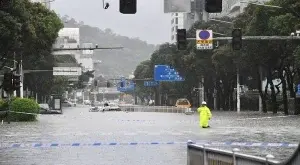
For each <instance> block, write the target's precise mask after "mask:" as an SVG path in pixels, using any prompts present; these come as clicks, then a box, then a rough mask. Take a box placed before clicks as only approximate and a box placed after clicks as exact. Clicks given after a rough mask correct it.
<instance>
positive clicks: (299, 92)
mask: <svg viewBox="0 0 300 165" xmlns="http://www.w3.org/2000/svg"><path fill="white" fill-rule="evenodd" d="M297 94H298V95H300V84H298V85H297Z"/></svg>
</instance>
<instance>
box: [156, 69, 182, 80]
mask: <svg viewBox="0 0 300 165" xmlns="http://www.w3.org/2000/svg"><path fill="white" fill-rule="evenodd" d="M154 81H184V78H182V77H181V76H180V75H179V73H178V72H177V71H176V70H175V69H173V68H171V67H170V66H168V65H155V67H154Z"/></svg>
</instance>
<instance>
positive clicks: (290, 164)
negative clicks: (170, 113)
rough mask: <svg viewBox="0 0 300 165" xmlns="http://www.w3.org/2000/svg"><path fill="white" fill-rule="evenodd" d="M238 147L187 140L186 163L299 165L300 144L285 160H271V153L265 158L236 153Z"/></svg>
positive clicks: (203, 164) (201, 164) (212, 164)
mask: <svg viewBox="0 0 300 165" xmlns="http://www.w3.org/2000/svg"><path fill="white" fill-rule="evenodd" d="M238 151H239V149H237V148H235V149H233V150H232V151H225V150H220V149H213V148H209V147H208V146H205V145H204V146H199V145H196V144H193V142H191V141H189V142H188V146H187V165H299V164H300V144H299V145H298V148H297V149H296V151H295V152H294V154H293V155H292V156H291V157H290V158H289V159H288V160H286V161H284V162H279V161H274V160H271V159H273V158H274V156H272V155H267V156H266V157H265V158H262V157H257V156H251V155H246V154H241V153H238Z"/></svg>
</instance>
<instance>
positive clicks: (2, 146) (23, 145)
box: [0, 141, 298, 149]
mask: <svg viewBox="0 0 300 165" xmlns="http://www.w3.org/2000/svg"><path fill="white" fill-rule="evenodd" d="M175 144H184V145H187V144H188V142H175V141H167V142H159V141H152V142H91V143H80V142H73V143H42V142H36V143H1V144H0V149H9V148H57V147H82V146H95V147H96V146H118V145H127V146H137V145H175ZM193 144H197V145H206V146H208V147H213V146H240V147H281V148H282V147H291V148H295V147H297V146H298V144H295V143H285V142H282V143H257V142H207V141H199V142H196V143H193Z"/></svg>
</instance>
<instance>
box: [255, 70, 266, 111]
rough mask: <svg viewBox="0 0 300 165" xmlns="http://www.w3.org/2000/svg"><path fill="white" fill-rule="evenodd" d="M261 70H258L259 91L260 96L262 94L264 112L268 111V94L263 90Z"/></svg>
mask: <svg viewBox="0 0 300 165" xmlns="http://www.w3.org/2000/svg"><path fill="white" fill-rule="evenodd" d="M260 74H261V72H260V71H259V70H257V83H258V91H259V96H260V98H261V102H262V107H263V109H262V111H263V112H264V113H267V111H268V110H267V103H266V99H267V98H266V95H265V94H264V93H263V91H262V84H261V81H262V79H261V77H262V76H261V75H260Z"/></svg>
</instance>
